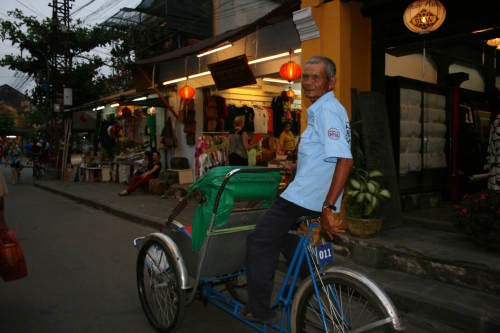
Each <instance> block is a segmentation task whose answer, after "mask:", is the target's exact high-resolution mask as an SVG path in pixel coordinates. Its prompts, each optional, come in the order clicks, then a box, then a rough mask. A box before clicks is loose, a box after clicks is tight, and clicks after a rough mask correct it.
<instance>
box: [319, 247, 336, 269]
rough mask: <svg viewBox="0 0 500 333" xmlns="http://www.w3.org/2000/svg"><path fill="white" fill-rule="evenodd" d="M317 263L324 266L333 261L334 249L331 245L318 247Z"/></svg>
mask: <svg viewBox="0 0 500 333" xmlns="http://www.w3.org/2000/svg"><path fill="white" fill-rule="evenodd" d="M316 261H317V262H318V265H324V264H326V263H328V262H331V261H333V247H332V244H331V243H326V244H324V245H318V246H316Z"/></svg>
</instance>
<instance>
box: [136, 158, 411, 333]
mask: <svg viewBox="0 0 500 333" xmlns="http://www.w3.org/2000/svg"><path fill="white" fill-rule="evenodd" d="M266 171H277V170H276V169H271V170H269V169H267V168H262V169H256V170H255V169H254V170H252V171H250V170H242V169H235V170H233V171H231V172H229V173H228V175H227V176H226V177H225V179H224V181H223V182H222V184H221V187H220V189H219V191H218V193H217V198H216V200H215V205H214V207H213V213H212V216H211V220H210V225H209V228H208V231H210V232H211V231H212V229H213V225H214V220H215V217H216V212H217V208H218V205H219V199H220V197H221V194H222V191H223V190H224V188H225V186H226V184H227V183H228V181H229V178H231V176H233V175H235V174H237V173H240V172H266ZM193 196H194V195H193ZM192 199H193V198H192V197H191V196H188V197H186V198H185V199H184V200H183V201H182V202H181V203H179V209H177V208H176V209H174V212H172V214H171V215H170V216H169V218H168V220H167V221H166V223H165V226H167V227H169V228H171V229H173V230H175V231H176V232H180V233H183V234H185V235H189V234H188V233H187V232H186V230H185V229H184V227H183V226H182V225H178V223H177V222H176V221H174V218H175V216H176V215H177V214H178V213H179V212H180V210H182V208H184V207H185V206H186V205H187V203H189V201H191V200H192ZM314 219H315V217H314V218H312V217H311V218H309V219H308V220H307V222H306V223H307V224H308V229H307V232H300V231H292V230H290V231H289V233H291V234H295V235H297V236H298V237H300V239H299V242H298V245H297V248H296V250H295V253H294V255H293V257H292V260H291V262H290V263H289V267H288V269H287V271H286V274H285V278H284V280H283V283H282V284H281V286H280V289H279V292H278V295H277V296H276V298H275V300H274V302H273V306H272V307H273V308H274V309H277V308H279V309H281V320H280V321H279V322H277V323H274V324H259V323H255V322H251V321H248V320H246V319H244V318H242V317H241V316H240V315H239V311H240V309H241V308H242V306H243V304H242V303H241V302H239V301H237V300H235V299H234V298H233V297H232V296H229V295H227V294H224V293H222V292H221V291H219V290H216V289H215V288H214V287H215V286H217V285H221V284H224V283H226V282H227V281H230V280H231V279H233V278H236V277H238V276H240V275H243V274H245V268H243V270H242V271H240V272H236V273H230V272H228V274H224V275H223V276H216V277H214V278H205V277H202V276H201V272H202V268H203V264H204V262H205V257H206V254H207V251H206V248H207V247H208V244H209V243H210V239H211V238H207V239H206V241H205V245H206V246H204V249H202V251H201V252H200V256H199V261H198V265H197V271H196V275H195V276H194V279H195V283H194V284H192V281H190V277H189V276H188V273H187V270H186V265H185V262H184V258H183V255H182V253H181V251H180V250H179V247H178V246H177V244H176V243H175V242H174V240H173V239H172V238H171V237H169V236H167V235H166V234H164V233H153V234H150V235H149V236H147V237H146V238H145V239H144V238H143V237H141V238H137V239H135V240H134V245H135V246H136V247H137V248H140V247H141V244H140V243H141V242H140V241H141V240H142V239H144V241H145V242H147V240H148V239H150V238H152V237H153V238H155V239H156V240H157V241H160V242H162V243H164V244H165V246H166V248H167V249H169V251H170V252H171V253H172V254H173V256H174V258H177V262H176V265H178V266H179V268H180V269H179V276H180V288H181V289H183V290H186V289H190V288H191V287H194V288H193V290H192V292H191V295H190V297H189V299H188V300H187V301H186V306H187V305H189V304H190V303H191V302H192V301H193V300H194V298H195V295H196V294H197V290H196V288H197V287H198V286H200V287H201V294H202V297H203V299H204V300H206V301H208V302H210V303H212V304H214V305H215V306H217V307H219V308H220V309H222V310H224V311H226V312H227V313H229V314H231V315H232V316H234V317H235V318H237V319H238V320H240V321H242V322H244V323H245V324H247V325H249V326H251V327H252V328H254V329H255V330H257V331H258V332H262V333H267V332H269V329H273V330H276V331H278V332H283V333H289V332H292V329H294V327H293V326H292V323H291V321H292V318H291V315H292V313H294V311H293V309H294V307H293V305H294V303H293V300H294V297H295V298H297V299H300V297H299V296H301V295H302V294H303V292H304V290H305V287H306V286H309V287H310V285H311V284H313V289H314V293H315V295H316V298H317V299H318V300H320V299H321V295H320V289H321V288H323V289H321V290H323V291H325V286H324V285H323V282H322V281H321V279H319V282H320V284H321V285H318V282H317V278H318V277H320V276H323V275H325V274H328V272H336V273H340V274H344V275H348V276H350V277H351V278H353V279H356V280H358V281H359V282H360V283H362V284H363V285H365V286H366V287H367V288H369V289H370V290H371V291H372V292H373V293H374V294H375V295H376V296H377V298H379V300H380V301H381V302H382V304H383V307H385V308H386V310H387V313H388V314H389V318H385V319H383V320H381V321H379V322H375V323H373V325H372V327H373V326H378V325H383V324H387V323H389V322H391V323H392V325H393V327H394V329H396V330H401V329H403V328H404V327H403V325H402V323H401V322H400V320H399V317H398V314H397V311H396V309H395V307H394V305H393V304H392V302H391V300H390V299H389V297H388V296H387V295H386V294H385V292H384V291H383V290H382V289H380V287H378V286H377V285H376V284H375V283H374V282H373V281H372V280H370V279H369V278H367V277H366V276H364V275H362V274H360V273H358V272H355V271H352V270H350V269H345V268H340V267H328V268H327V269H324V268H323V266H322V265H319V264H317V263H316V259H315V256H316V247H315V246H313V245H315V244H314V235H313V232H312V229H313V228H316V227H318V226H319V225H318V224H317V223H311V220H314ZM189 237H191V236H190V235H189ZM304 258H305V259H304ZM304 260H306V263H307V266H308V268H309V275H310V276H309V277H308V278H306V279H305V280H304V281H302V284H301V286H300V287H298V288H296V286H295V285H296V283H297V279H298V276H299V271H300V268H301V266H302V264H303V262H304ZM146 264H148V263H146ZM159 274H161V273H159ZM287 286H290V287H289V288H288V290H287ZM295 291H296V292H295ZM326 291H327V292H326V294H327V300H328V306H329V310H330V312H332V310H333V311H334V312H335V316H336V320H338V321H339V322H341V323H342V324H343V325H345V326H346V327H349V326H350V325H349V322H348V321H347V318H346V316H345V315H344V313H343V309H342V306H341V303H340V302H339V300H338V299H337V298H336V295H335V293H334V292H333V291H332V290H331V289H326ZM319 312H320V317H321V321H322V323H323V327H324V330H325V332H328V327H327V319H326V318H325V312H324V309H323V305H321V306H319ZM366 328H367V329H368V328H370V327H366Z"/></svg>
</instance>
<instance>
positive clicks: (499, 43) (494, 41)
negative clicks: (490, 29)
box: [486, 38, 500, 50]
mask: <svg viewBox="0 0 500 333" xmlns="http://www.w3.org/2000/svg"><path fill="white" fill-rule="evenodd" d="M486 44H488V45H489V46H495V47H496V48H497V49H499V50H500V38H495V39H490V40H489V41H487V42H486Z"/></svg>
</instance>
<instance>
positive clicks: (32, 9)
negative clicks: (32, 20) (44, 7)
mask: <svg viewBox="0 0 500 333" xmlns="http://www.w3.org/2000/svg"><path fill="white" fill-rule="evenodd" d="M16 2H17V3H19V4H20V5H21V6H24V7H25V8H27V9H28V10H30V11H32V12H33V13H35V14H36V15H39V16H42V17H46V16H45V15H43V14H42V13H40V12H39V11H38V10H37V9H36V8H34V7H31V8H30V7H28V6H27V5H25V4H23V3H22V2H21V1H19V0H16ZM30 6H31V5H30Z"/></svg>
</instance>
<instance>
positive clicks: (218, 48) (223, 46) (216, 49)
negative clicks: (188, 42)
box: [197, 43, 233, 58]
mask: <svg viewBox="0 0 500 333" xmlns="http://www.w3.org/2000/svg"><path fill="white" fill-rule="evenodd" d="M231 46H233V44H231V43H229V44H226V45H222V46H219V47H217V48H215V49H213V50H210V51H206V52H203V53H201V54H198V55H197V57H198V58H200V57H203V56H206V55H207V54H210V53H214V52H218V51H220V50H224V49H227V48H229V47H231Z"/></svg>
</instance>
